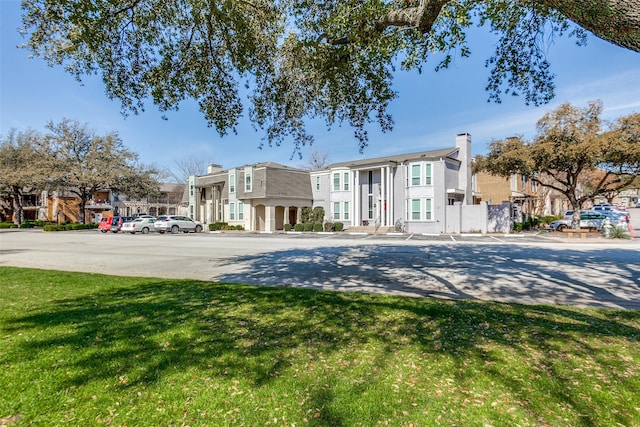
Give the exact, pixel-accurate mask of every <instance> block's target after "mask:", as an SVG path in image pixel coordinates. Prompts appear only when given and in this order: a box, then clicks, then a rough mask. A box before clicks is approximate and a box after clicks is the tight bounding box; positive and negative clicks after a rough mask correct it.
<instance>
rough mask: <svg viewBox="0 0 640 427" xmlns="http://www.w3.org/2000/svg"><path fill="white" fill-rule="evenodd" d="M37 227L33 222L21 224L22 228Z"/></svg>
mask: <svg viewBox="0 0 640 427" xmlns="http://www.w3.org/2000/svg"><path fill="white" fill-rule="evenodd" d="M33 227H35V224H34V223H33V222H31V221H25V222H23V223H22V224H20V228H33Z"/></svg>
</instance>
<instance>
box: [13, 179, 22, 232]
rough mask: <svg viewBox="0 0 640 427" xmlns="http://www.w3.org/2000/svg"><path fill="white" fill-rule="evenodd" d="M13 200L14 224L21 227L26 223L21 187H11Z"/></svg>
mask: <svg viewBox="0 0 640 427" xmlns="http://www.w3.org/2000/svg"><path fill="white" fill-rule="evenodd" d="M11 199H12V202H13V203H12V204H13V223H14V224H16V225H20V224H22V222H23V221H24V208H23V207H22V191H21V190H20V187H18V186H16V185H14V186H12V187H11Z"/></svg>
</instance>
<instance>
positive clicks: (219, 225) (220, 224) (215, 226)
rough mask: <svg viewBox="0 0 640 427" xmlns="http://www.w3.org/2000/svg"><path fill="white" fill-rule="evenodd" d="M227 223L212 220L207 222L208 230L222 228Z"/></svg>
mask: <svg viewBox="0 0 640 427" xmlns="http://www.w3.org/2000/svg"><path fill="white" fill-rule="evenodd" d="M227 225H229V224H227V223H226V222H214V223H212V224H209V231H218V230H224V227H226V226H227Z"/></svg>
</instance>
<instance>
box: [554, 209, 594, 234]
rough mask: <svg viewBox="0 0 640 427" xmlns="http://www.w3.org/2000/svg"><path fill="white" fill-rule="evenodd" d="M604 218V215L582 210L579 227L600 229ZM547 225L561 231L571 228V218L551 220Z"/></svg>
mask: <svg viewBox="0 0 640 427" xmlns="http://www.w3.org/2000/svg"><path fill="white" fill-rule="evenodd" d="M605 218H606V216H604V215H602V214H599V213H597V212H588V213H584V212H583V213H582V215H580V228H587V229H589V230H598V231H600V230H602V225H603V224H604V219H605ZM549 227H551V229H552V230H553V231H562V230H565V229H568V228H571V218H569V219H559V220H557V221H553V222H552V223H551V224H549Z"/></svg>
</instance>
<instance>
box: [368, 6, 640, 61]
mask: <svg viewBox="0 0 640 427" xmlns="http://www.w3.org/2000/svg"><path fill="white" fill-rule="evenodd" d="M450 2H451V1H450V0H448V1H447V0H421V1H420V2H419V6H417V7H406V8H404V9H399V10H392V11H390V12H389V13H388V14H386V15H384V16H381V17H380V19H379V20H378V22H377V23H376V28H377V29H378V30H380V31H381V30H384V29H385V28H387V27H402V26H407V27H415V28H418V29H420V31H422V33H424V34H426V33H428V32H429V31H431V28H432V26H433V23H434V22H435V20H436V19H437V18H438V16H439V15H440V13H441V11H442V8H443V7H445V6H446V5H447V4H448V3H450ZM520 2H525V4H526V3H528V4H531V3H535V4H540V5H542V6H545V7H547V8H549V9H553V10H557V11H558V12H560V13H561V14H562V15H564V16H565V17H566V18H567V19H569V20H570V21H573V22H575V23H576V24H578V25H579V26H581V27H582V28H584V29H585V30H588V31H591V32H592V33H593V34H595V35H596V36H597V37H600V38H601V39H603V40H606V41H608V42H610V43H613V44H615V45H617V46H620V47H624V48H627V49H630V50H633V51H635V52H640V0H520ZM414 3H415V2H412V4H414ZM477 3H485V0H477Z"/></svg>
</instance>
